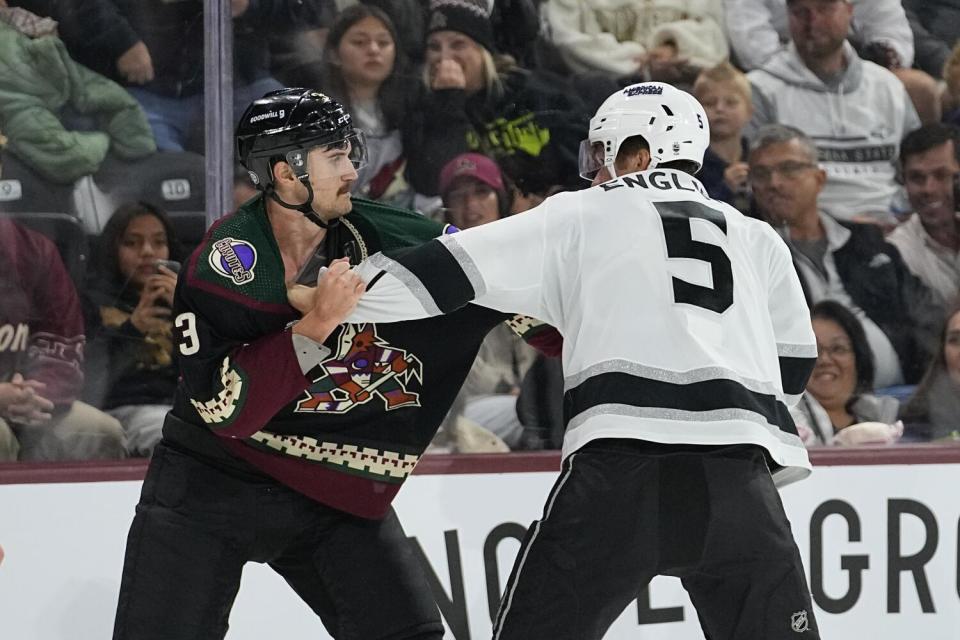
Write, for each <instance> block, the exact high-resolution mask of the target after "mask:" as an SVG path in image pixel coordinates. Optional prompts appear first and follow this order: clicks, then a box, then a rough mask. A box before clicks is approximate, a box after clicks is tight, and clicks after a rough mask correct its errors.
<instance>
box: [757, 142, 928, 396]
mask: <svg viewBox="0 0 960 640" xmlns="http://www.w3.org/2000/svg"><path fill="white" fill-rule="evenodd" d="M749 165H750V184H751V188H752V189H753V195H754V199H755V201H756V205H757V209H758V210H759V211H760V213H761V215H762V216H763V217H764V218H765V219H766V220H767V221H768V222H770V223H771V224H772V225H773V226H774V227H775V228H777V229H778V230H779V231H780V234H781V235H782V236H783V238H784V239H785V240H786V241H787V244H788V245H789V246H790V250H791V252H792V254H793V261H794V265H795V267H796V268H797V271H798V273H799V274H800V280H801V282H802V283H803V286H804V290H805V292H806V294H807V298H808V299H809V300H810V301H811V302H812V303H815V302H819V301H820V300H824V299H833V300H837V301H839V302H841V303H842V304H844V306H846V307H847V308H849V309H850V310H851V311H853V312H854V314H856V315H857V317H858V318H859V319H860V321H861V323H863V326H864V329H865V330H866V333H867V339H868V340H869V342H870V347H871V349H872V350H873V353H874V357H875V358H876V366H877V373H876V380H875V384H876V386H877V388H880V387H885V386H891V385H897V384H905V383H906V384H915V383H916V382H917V381H918V380H919V378H920V376H921V375H922V373H923V370H924V368H925V366H926V364H927V362H929V359H930V358H931V357H932V355H933V353H935V349H936V342H937V333H936V331H937V323H938V322H939V321H940V319H941V318H942V310H941V309H940V308H939V306H938V305H936V304H935V302H934V301H933V298H932V297H931V294H930V291H929V290H928V289H927V288H926V287H925V286H924V285H923V283H921V282H920V281H919V280H918V279H917V278H915V277H914V276H913V275H912V274H911V273H910V272H909V270H908V269H907V268H906V265H905V264H904V262H903V259H902V258H901V256H900V253H899V252H898V251H897V249H896V247H894V246H893V245H891V244H889V243H888V242H886V241H884V239H883V235H882V233H881V231H880V228H879V227H877V226H876V225H872V224H856V223H846V222H838V221H837V220H836V219H835V218H834V217H832V216H830V215H827V214H826V213H824V212H823V211H822V210H821V209H820V196H821V192H822V191H823V189H824V185H825V183H826V182H827V174H826V172H825V171H824V170H823V169H821V168H820V165H819V163H818V162H817V146H816V145H815V144H814V142H813V141H812V140H811V139H810V138H809V137H807V136H806V135H805V134H804V133H803V132H801V131H799V130H798V129H794V128H793V127H788V126H785V125H769V126H766V127H763V128H762V129H760V130H759V131H758V132H757V133H756V135H755V136H754V138H753V141H752V143H751V149H750V156H749Z"/></svg>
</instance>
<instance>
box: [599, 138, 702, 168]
mask: <svg viewBox="0 0 960 640" xmlns="http://www.w3.org/2000/svg"><path fill="white" fill-rule="evenodd" d="M641 151H650V143H649V142H647V140H646V138H644V137H643V136H630V137H629V138H627V139H626V140H624V141H623V142H621V143H620V149H619V150H617V157H618V158H619V157H620V154H624V155H634V154H637V153H640V152H641ZM657 169H674V170H676V171H682V172H684V173H689V174H690V175H696V173H697V172H698V171H700V167H699V166H697V163H696V162H693V161H692V160H670V161H669V162H661V163H660V164H658V165H657Z"/></svg>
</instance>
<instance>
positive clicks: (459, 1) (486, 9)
mask: <svg viewBox="0 0 960 640" xmlns="http://www.w3.org/2000/svg"><path fill="white" fill-rule="evenodd" d="M434 31H459V32H460V33H462V34H464V35H465V36H468V37H470V38H472V39H473V40H475V41H476V42H477V44H479V45H480V46H481V47H483V48H484V49H486V50H487V51H494V44H493V27H491V26H490V5H489V4H488V3H487V2H486V0H431V1H430V21H429V22H428V23H427V35H430V34H431V33H433V32H434Z"/></svg>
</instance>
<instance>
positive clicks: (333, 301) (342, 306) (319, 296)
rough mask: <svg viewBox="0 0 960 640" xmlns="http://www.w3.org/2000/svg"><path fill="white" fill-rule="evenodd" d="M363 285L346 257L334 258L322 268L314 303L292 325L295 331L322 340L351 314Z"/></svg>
mask: <svg viewBox="0 0 960 640" xmlns="http://www.w3.org/2000/svg"><path fill="white" fill-rule="evenodd" d="M365 289H366V283H364V281H363V279H361V278H360V276H358V275H357V274H355V273H354V272H353V271H351V270H350V261H349V260H348V259H347V258H340V259H338V260H334V261H333V262H332V263H331V264H330V268H329V269H323V270H321V272H320V278H319V279H318V280H317V288H316V291H314V293H313V304H312V305H311V306H310V308H309V310H308V311H307V312H306V313H305V314H304V316H303V319H302V320H300V322H298V323H297V324H295V325H294V326H293V331H294V333H299V334H302V335H304V336H306V337H308V338H311V339H313V340H315V341H317V342H323V341H324V340H326V339H327V336H329V335H330V333H331V332H333V330H334V328H335V327H336V326H337V325H339V324H340V323H342V322H343V321H344V320H345V319H346V317H347V316H348V315H350V312H351V311H353V308H354V307H356V306H357V301H358V300H360V296H362V295H363V292H364V290H365ZM288 295H289V293H288Z"/></svg>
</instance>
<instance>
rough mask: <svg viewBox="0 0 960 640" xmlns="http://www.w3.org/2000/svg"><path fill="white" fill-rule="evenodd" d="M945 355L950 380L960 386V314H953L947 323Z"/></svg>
mask: <svg viewBox="0 0 960 640" xmlns="http://www.w3.org/2000/svg"><path fill="white" fill-rule="evenodd" d="M943 355H944V359H945V360H946V363H947V373H949V374H950V379H951V380H953V382H954V383H955V384H958V385H960V312H957V313H955V314H953V315H952V316H951V317H950V320H948V321H947V338H946V342H945V343H944V345H943Z"/></svg>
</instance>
